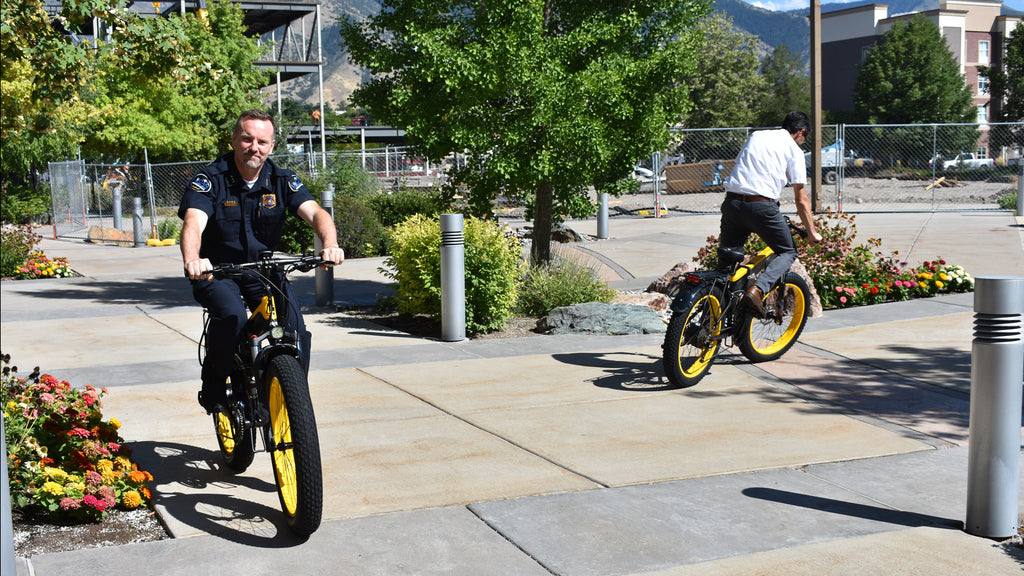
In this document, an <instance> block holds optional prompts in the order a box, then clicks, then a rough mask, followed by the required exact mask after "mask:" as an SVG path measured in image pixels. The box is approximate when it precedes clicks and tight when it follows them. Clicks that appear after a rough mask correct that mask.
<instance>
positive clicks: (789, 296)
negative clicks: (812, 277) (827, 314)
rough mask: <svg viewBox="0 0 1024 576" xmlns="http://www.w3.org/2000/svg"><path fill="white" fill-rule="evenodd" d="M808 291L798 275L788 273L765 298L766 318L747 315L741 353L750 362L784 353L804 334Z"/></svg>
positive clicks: (762, 360)
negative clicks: (781, 282)
mask: <svg viewBox="0 0 1024 576" xmlns="http://www.w3.org/2000/svg"><path fill="white" fill-rule="evenodd" d="M809 294H810V290H809V289H808V288H807V283H806V282H804V279H803V278H801V277H800V276H799V275H798V274H794V273H792V272H789V273H787V274H786V278H785V282H784V284H783V285H782V286H781V287H780V288H776V289H774V290H772V291H771V292H769V293H768V294H766V295H765V297H764V304H765V309H767V310H768V311H769V313H768V314H767V315H766V317H765V318H756V317H755V316H754V315H753V314H746V315H745V316H744V319H743V322H742V323H741V324H740V331H739V333H738V342H737V344H738V345H739V348H740V352H742V353H743V355H744V356H746V357H747V359H749V360H750V361H751V362H767V361H769V360H775V359H776V358H779V357H780V356H782V355H783V354H785V353H786V352H787V351H788V350H789V349H790V348H792V347H793V344H796V340H797V338H799V337H800V333H801V332H803V330H804V326H805V325H806V324H807V313H808V309H809V306H810V296H809Z"/></svg>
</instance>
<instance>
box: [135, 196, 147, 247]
mask: <svg viewBox="0 0 1024 576" xmlns="http://www.w3.org/2000/svg"><path fill="white" fill-rule="evenodd" d="M132 234H133V235H134V238H135V245H136V246H145V245H146V232H145V230H143V228H142V198H132Z"/></svg>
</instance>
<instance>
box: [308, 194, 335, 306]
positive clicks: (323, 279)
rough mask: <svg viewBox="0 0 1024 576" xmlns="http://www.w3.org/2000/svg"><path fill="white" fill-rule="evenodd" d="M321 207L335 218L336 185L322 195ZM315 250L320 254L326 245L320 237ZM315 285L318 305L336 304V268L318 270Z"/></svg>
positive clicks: (317, 239) (315, 273)
mask: <svg viewBox="0 0 1024 576" xmlns="http://www.w3.org/2000/svg"><path fill="white" fill-rule="evenodd" d="M320 205H321V206H323V209H324V210H326V211H327V213H328V214H330V215H331V218H332V219H333V218H334V184H330V185H328V186H327V189H326V190H324V191H323V192H321V193H320ZM313 248H314V249H315V250H316V253H317V254H319V253H320V251H321V250H323V249H324V243H323V241H322V240H320V237H319V236H316V235H314V236H313ZM314 283H315V285H316V305H317V306H330V305H331V304H334V268H328V269H327V270H324V269H322V268H317V269H316V272H314Z"/></svg>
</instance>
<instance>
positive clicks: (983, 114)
mask: <svg viewBox="0 0 1024 576" xmlns="http://www.w3.org/2000/svg"><path fill="white" fill-rule="evenodd" d="M978 122H979V123H980V124H985V123H987V122H988V104H982V105H981V106H978Z"/></svg>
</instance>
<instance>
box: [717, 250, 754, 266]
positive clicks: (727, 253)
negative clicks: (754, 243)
mask: <svg viewBox="0 0 1024 576" xmlns="http://www.w3.org/2000/svg"><path fill="white" fill-rule="evenodd" d="M746 257H747V254H746V253H745V252H744V251H743V248H742V247H741V248H727V247H724V246H719V247H718V260H719V263H720V264H724V265H728V266H732V265H733V264H738V263H740V262H743V259H744V258H746Z"/></svg>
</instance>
